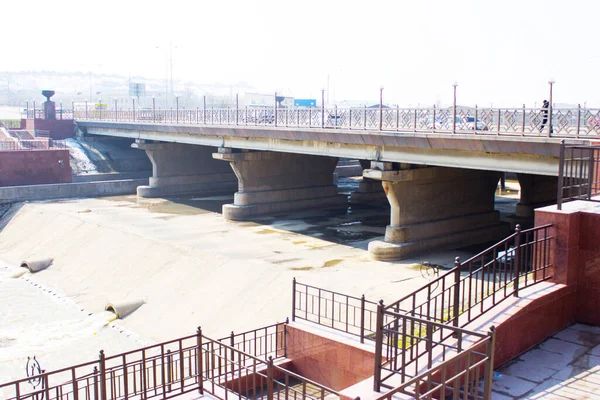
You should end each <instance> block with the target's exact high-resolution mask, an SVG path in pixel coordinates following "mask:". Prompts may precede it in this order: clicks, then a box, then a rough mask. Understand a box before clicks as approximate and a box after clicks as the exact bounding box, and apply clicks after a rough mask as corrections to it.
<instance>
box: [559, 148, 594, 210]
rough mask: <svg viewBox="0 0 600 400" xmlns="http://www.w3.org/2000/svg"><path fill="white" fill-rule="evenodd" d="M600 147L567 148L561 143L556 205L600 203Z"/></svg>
mask: <svg viewBox="0 0 600 400" xmlns="http://www.w3.org/2000/svg"><path fill="white" fill-rule="evenodd" d="M598 195H600V145H587V146H580V145H576V146H571V145H570V146H567V145H565V141H564V140H562V141H561V147H560V162H559V166H558V188H557V194H556V204H557V208H558V209H559V210H561V209H562V204H563V203H564V202H567V201H572V200H586V201H596V202H600V199H594V197H595V196H598Z"/></svg>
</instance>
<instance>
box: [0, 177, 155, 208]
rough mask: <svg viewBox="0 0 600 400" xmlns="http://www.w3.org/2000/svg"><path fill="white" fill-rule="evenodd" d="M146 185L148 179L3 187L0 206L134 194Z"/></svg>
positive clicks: (0, 190) (0, 188)
mask: <svg viewBox="0 0 600 400" xmlns="http://www.w3.org/2000/svg"><path fill="white" fill-rule="evenodd" d="M147 184H148V178H145V179H122V180H114V181H100V182H82V183H57V184H49V185H28V186H5V187H0V204H2V203H14V202H18V201H28V200H49V199H63V198H73V197H100V196H119V195H123V194H134V193H135V192H136V189H137V187H138V186H141V185H147Z"/></svg>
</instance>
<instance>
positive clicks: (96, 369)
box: [92, 366, 99, 400]
mask: <svg viewBox="0 0 600 400" xmlns="http://www.w3.org/2000/svg"><path fill="white" fill-rule="evenodd" d="M92 374H93V375H94V378H93V380H94V400H99V397H98V367H96V366H94V372H93V373H92Z"/></svg>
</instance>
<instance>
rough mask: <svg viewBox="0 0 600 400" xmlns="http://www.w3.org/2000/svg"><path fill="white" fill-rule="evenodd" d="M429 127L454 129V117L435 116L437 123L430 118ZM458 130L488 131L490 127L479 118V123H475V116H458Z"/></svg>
mask: <svg viewBox="0 0 600 400" xmlns="http://www.w3.org/2000/svg"><path fill="white" fill-rule="evenodd" d="M427 129H438V130H448V129H452V117H450V118H439V117H436V118H435V125H434V123H433V119H432V118H429V120H428V121H427ZM456 130H459V131H467V130H468V131H473V130H478V131H487V130H489V128H488V127H487V125H486V124H485V123H484V122H483V121H481V120H480V119H479V118H478V119H477V123H475V117H470V116H467V117H461V116H458V115H457V116H456Z"/></svg>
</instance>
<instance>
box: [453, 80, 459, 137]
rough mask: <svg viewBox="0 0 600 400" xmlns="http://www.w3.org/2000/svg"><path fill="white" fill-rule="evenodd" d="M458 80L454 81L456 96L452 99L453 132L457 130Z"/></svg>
mask: <svg viewBox="0 0 600 400" xmlns="http://www.w3.org/2000/svg"><path fill="white" fill-rule="evenodd" d="M457 86H458V82H456V81H454V83H453V84H452V88H453V89H454V98H453V100H452V133H455V132H456V87H457Z"/></svg>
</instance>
